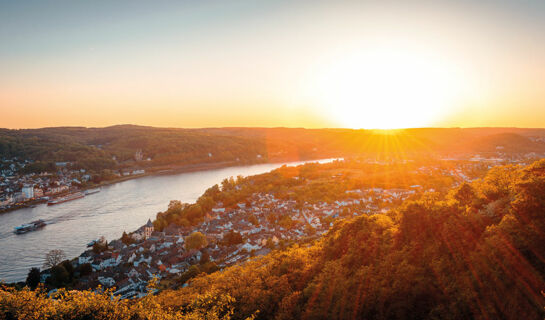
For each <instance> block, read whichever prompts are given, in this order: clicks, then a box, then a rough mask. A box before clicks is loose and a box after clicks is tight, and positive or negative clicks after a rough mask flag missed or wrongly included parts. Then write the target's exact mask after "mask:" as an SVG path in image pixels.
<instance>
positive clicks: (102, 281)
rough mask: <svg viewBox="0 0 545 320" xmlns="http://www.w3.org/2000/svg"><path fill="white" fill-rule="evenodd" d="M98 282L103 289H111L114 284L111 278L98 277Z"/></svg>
mask: <svg viewBox="0 0 545 320" xmlns="http://www.w3.org/2000/svg"><path fill="white" fill-rule="evenodd" d="M98 282H100V284H102V285H103V286H105V287H111V286H113V285H114V284H115V280H114V279H113V278H111V277H98Z"/></svg>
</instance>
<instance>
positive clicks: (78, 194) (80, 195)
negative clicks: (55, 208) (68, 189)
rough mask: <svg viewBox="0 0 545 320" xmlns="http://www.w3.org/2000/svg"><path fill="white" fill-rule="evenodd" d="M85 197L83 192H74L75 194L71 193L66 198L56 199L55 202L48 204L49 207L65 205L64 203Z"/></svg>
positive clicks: (50, 201)
mask: <svg viewBox="0 0 545 320" xmlns="http://www.w3.org/2000/svg"><path fill="white" fill-rule="evenodd" d="M83 197H85V195H84V194H83V193H81V192H74V193H71V194H68V195H66V196H64V197H60V198H55V199H53V200H49V201H48V202H47V205H48V206H52V205H54V204H59V203H64V202H67V201H72V200H76V199H81V198H83Z"/></svg>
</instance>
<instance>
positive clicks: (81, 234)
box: [0, 159, 333, 282]
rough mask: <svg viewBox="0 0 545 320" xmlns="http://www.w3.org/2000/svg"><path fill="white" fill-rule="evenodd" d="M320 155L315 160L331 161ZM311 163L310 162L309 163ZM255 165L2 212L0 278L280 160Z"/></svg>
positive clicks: (76, 251)
mask: <svg viewBox="0 0 545 320" xmlns="http://www.w3.org/2000/svg"><path fill="white" fill-rule="evenodd" d="M332 160H333V159H324V160H319V161H314V162H330V161H332ZM311 162H312V161H311ZM303 163H305V162H304V161H303V162H289V163H273V164H259V165H251V166H239V167H228V168H222V169H214V170H206V171H198V172H188V173H180V174H173V175H160V176H147V177H142V178H138V179H133V180H128V181H124V182H120V183H116V184H112V185H109V186H105V187H102V188H101V191H100V192H99V193H95V194H91V195H88V196H86V197H85V198H82V199H78V200H73V201H69V202H65V203H62V204H58V205H54V206H47V205H46V204H41V205H38V206H37V207H35V208H25V209H19V210H16V211H11V212H7V213H4V214H0V281H4V282H15V281H24V280H25V279H26V275H27V273H28V270H29V269H30V268H31V267H41V266H42V264H43V259H44V256H45V254H46V253H47V252H49V250H52V249H62V250H64V252H65V253H66V256H67V257H68V258H73V257H76V256H78V255H80V254H81V253H82V252H83V251H84V250H85V249H86V244H87V243H88V242H89V241H91V240H93V239H97V238H98V237H100V236H105V237H106V239H108V240H113V239H117V238H119V237H121V234H122V233H123V231H127V232H129V231H133V230H136V229H137V228H139V227H140V226H141V225H143V224H145V223H146V221H147V220H148V219H149V218H151V219H152V220H153V219H154V218H155V216H156V214H157V212H159V211H164V210H166V208H167V206H168V203H169V201H170V200H181V201H182V202H194V201H195V200H197V198H198V197H199V196H200V195H201V194H202V193H203V192H204V191H205V190H206V189H207V188H209V187H211V186H213V185H214V184H216V183H220V182H221V181H222V180H223V179H225V178H228V177H231V176H235V177H236V176H238V175H242V176H249V175H255V174H260V173H264V172H268V171H270V170H273V169H276V168H278V167H280V166H282V165H284V164H287V165H290V166H291V165H299V164H303ZM37 219H43V220H45V221H46V222H47V226H46V227H45V228H43V229H41V230H37V231H34V232H29V233H25V234H20V235H17V234H15V233H13V227H15V226H18V225H21V224H23V223H28V222H31V221H34V220H37Z"/></svg>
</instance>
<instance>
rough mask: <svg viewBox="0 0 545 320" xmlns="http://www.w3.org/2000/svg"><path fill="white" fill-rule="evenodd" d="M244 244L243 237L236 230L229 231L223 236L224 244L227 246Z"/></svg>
mask: <svg viewBox="0 0 545 320" xmlns="http://www.w3.org/2000/svg"><path fill="white" fill-rule="evenodd" d="M242 242H243V239H242V235H241V234H240V233H238V232H236V231H234V230H231V231H229V232H228V233H226V234H225V235H224V236H223V243H224V244H225V245H227V246H232V245H235V244H239V243H242Z"/></svg>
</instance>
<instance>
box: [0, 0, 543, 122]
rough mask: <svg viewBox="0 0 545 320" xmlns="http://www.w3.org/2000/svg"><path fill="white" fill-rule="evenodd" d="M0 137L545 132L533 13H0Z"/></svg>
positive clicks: (68, 8) (97, 8)
mask: <svg viewBox="0 0 545 320" xmlns="http://www.w3.org/2000/svg"><path fill="white" fill-rule="evenodd" d="M0 44H1V45H0V127H4V128H38V127H49V126H92V127H103V126H109V125H115V124H127V123H130V124H139V125H150V126H160V127H227V126H247V127H258V126H261V127H276V126H285V127H307V128H322V127H350V128H405V127H429V126H433V127H475V126H503V127H505V126H509V127H545V1H541V0H536V1H529V0H521V1H502V0H496V1H488V0H484V1H478V2H477V1H475V2H473V1H463V0H462V1H411V0H406V1H389V0H385V1H320V0H315V1H282V0H277V1H256V0H253V1H206V0H203V1H170V2H169V1H134V0H133V1H100V0H98V1H45V0H42V1H2V0H0Z"/></svg>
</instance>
